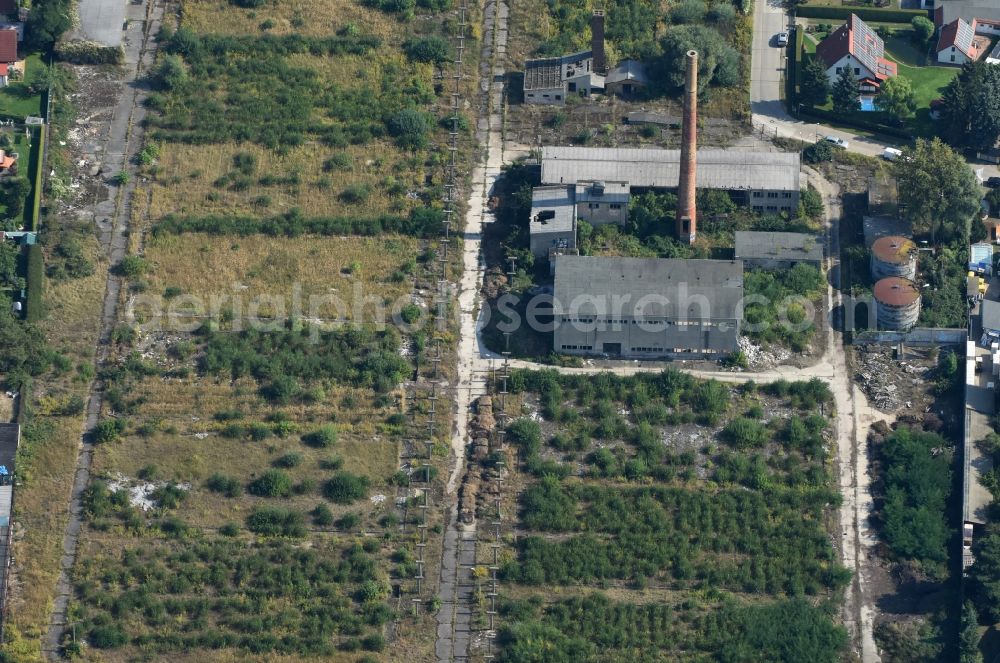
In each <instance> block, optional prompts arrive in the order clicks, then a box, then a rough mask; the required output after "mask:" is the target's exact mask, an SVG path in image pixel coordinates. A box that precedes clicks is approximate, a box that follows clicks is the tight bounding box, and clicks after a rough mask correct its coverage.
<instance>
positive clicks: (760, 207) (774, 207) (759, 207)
mask: <svg viewBox="0 0 1000 663" xmlns="http://www.w3.org/2000/svg"><path fill="white" fill-rule="evenodd" d="M779 209H791V208H790V207H785V206H782V207H780V208H779V207H778V206H777V205H768V206H767V207H764V206H763V205H754V206H753V211H755V212H763V211H764V210H767V211H768V212H777V211H778V210H779Z"/></svg>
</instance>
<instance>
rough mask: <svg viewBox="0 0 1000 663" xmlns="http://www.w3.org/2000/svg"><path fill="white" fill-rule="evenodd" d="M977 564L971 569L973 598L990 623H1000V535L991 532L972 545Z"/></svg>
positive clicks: (970, 578)
mask: <svg viewBox="0 0 1000 663" xmlns="http://www.w3.org/2000/svg"><path fill="white" fill-rule="evenodd" d="M972 552H973V554H974V555H975V559H976V561H975V563H973V565H972V566H970V567H969V580H970V581H971V585H972V586H971V589H972V598H973V601H975V605H976V608H977V609H978V610H979V611H980V612H981V613H982V614H984V615H985V616H986V618H987V619H988V620H989V621H990V622H997V621H1000V534H997V533H996V532H995V531H990V532H989V533H988V534H987V535H986V536H982V537H979V538H978V539H976V540H975V541H974V542H973V544H972Z"/></svg>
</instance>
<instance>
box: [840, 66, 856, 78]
mask: <svg viewBox="0 0 1000 663" xmlns="http://www.w3.org/2000/svg"><path fill="white" fill-rule="evenodd" d="M841 69H843V67H837V73H838V74H839V73H840V70H841ZM848 69H850V67H848ZM854 75H855V76H860V75H861V68H860V67H855V68H854Z"/></svg>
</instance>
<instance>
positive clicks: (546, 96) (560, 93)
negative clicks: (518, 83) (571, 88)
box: [524, 87, 566, 106]
mask: <svg viewBox="0 0 1000 663" xmlns="http://www.w3.org/2000/svg"><path fill="white" fill-rule="evenodd" d="M524 103H526V104H552V105H556V106H562V105H563V104H565V103H566V92H565V90H564V89H563V88H562V87H554V88H549V89H545V90H525V91H524Z"/></svg>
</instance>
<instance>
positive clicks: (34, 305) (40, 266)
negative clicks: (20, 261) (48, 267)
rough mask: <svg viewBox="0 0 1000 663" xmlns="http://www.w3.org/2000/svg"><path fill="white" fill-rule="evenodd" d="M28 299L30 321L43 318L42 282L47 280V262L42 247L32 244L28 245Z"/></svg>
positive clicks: (27, 313) (28, 318)
mask: <svg viewBox="0 0 1000 663" xmlns="http://www.w3.org/2000/svg"><path fill="white" fill-rule="evenodd" d="M27 281H28V301H27V304H26V308H27V310H26V311H25V319H26V320H27V321H28V322H36V321H38V320H41V319H42V317H43V316H44V314H45V307H44V304H43V303H42V284H43V283H44V281H45V262H44V258H43V256H42V247H40V246H39V245H37V244H32V245H31V246H29V247H28V279H27Z"/></svg>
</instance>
